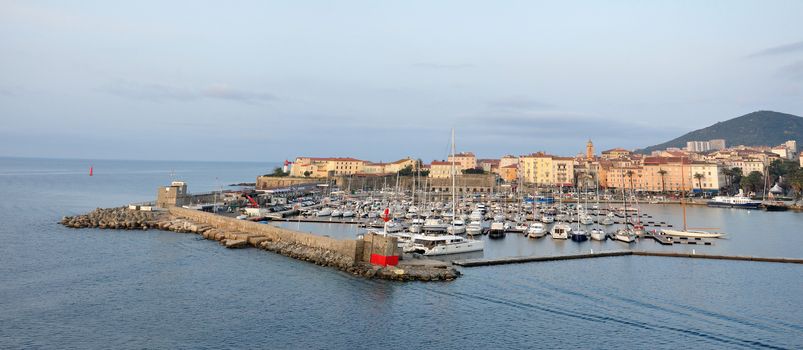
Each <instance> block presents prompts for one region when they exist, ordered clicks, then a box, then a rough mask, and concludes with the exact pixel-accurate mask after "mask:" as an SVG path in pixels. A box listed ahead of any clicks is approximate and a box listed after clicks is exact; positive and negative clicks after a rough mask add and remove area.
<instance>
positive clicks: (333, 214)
mask: <svg viewBox="0 0 803 350" xmlns="http://www.w3.org/2000/svg"><path fill="white" fill-rule="evenodd" d="M329 215H331V216H332V217H337V216H343V212H342V211H340V209H335V210H332V212H331V213H329Z"/></svg>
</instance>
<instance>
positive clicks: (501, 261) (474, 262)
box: [452, 250, 803, 267]
mask: <svg viewBox="0 0 803 350" xmlns="http://www.w3.org/2000/svg"><path fill="white" fill-rule="evenodd" d="M627 255H637V256H657V257H670V258H693V259H714V260H741V261H760V262H773V263H787V264H803V259H796V258H773V257H755V256H740V255H717V254H697V253H695V254H692V253H685V252H651V251H637V250H636V251H631V250H621V251H609V252H599V253H585V254H567V255H552V256H514V257H503V258H493V259H464V260H455V261H452V263H453V264H455V265H457V266H462V267H476V266H491V265H505V264H521V263H527V262H539V261H559V260H574V259H591V258H604V257H612V256H627Z"/></svg>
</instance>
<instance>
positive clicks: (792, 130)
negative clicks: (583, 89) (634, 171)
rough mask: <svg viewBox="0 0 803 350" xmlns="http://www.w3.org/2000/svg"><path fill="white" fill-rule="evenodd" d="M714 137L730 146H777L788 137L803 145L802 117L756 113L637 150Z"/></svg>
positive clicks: (763, 112) (769, 112)
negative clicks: (723, 140)
mask: <svg viewBox="0 0 803 350" xmlns="http://www.w3.org/2000/svg"><path fill="white" fill-rule="evenodd" d="M711 139H725V143H726V145H727V146H728V147H731V146H736V145H746V146H777V145H780V144H782V143H784V142H786V141H788V140H796V141H797V144H798V145H799V146H798V147H800V146H803V118H801V117H798V116H796V115H791V114H786V113H778V112H773V111H758V112H753V113H749V114H745V115H743V116H741V117H737V118H733V119H731V120H727V121H724V122H718V123H716V124H714V125H711V126H709V127H707V128H703V129H699V130H695V131H692V132H690V133H687V134H685V135H683V136H681V137H678V138H676V139H674V140H671V141H667V142H664V143H662V144H659V145H655V146H650V147H647V148H644V149H640V150H636V152H638V153H650V152H652V151H655V150H663V149H666V148H667V147H678V148H685V147H686V142H687V141H708V140H711Z"/></svg>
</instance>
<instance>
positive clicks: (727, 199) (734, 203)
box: [707, 190, 761, 209]
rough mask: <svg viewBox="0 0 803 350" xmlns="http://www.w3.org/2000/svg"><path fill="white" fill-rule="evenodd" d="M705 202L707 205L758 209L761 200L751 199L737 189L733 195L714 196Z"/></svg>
mask: <svg viewBox="0 0 803 350" xmlns="http://www.w3.org/2000/svg"><path fill="white" fill-rule="evenodd" d="M707 204H708V206H709V207H720V208H741V209H758V207H759V205H761V201H756V200H752V199H750V197H747V196H745V195H744V193H743V192H742V190H739V194H737V195H735V196H715V197H714V198H711V200H710V201H708V203H707Z"/></svg>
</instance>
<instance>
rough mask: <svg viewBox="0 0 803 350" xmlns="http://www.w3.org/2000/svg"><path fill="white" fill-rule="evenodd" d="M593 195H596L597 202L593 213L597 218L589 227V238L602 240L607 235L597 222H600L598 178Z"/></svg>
mask: <svg viewBox="0 0 803 350" xmlns="http://www.w3.org/2000/svg"><path fill="white" fill-rule="evenodd" d="M594 197H596V200H597V204H596V205H595V207H597V209H596V212H595V213H594V215H595V216H596V218H597V223H596V224H594V227H593V228H592V229H591V239H593V240H595V241H604V240H605V239H606V238H608V237H607V234H606V233H605V230H603V229H602V227H600V226H599V223H600V221H599V179H597V180H596V183H595V187H594Z"/></svg>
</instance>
